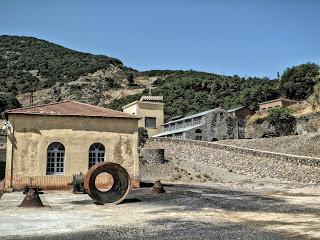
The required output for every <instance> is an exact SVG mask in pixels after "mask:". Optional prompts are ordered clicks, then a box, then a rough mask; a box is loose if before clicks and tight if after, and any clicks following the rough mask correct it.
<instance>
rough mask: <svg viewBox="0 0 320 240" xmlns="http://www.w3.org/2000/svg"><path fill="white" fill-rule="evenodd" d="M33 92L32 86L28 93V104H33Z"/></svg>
mask: <svg viewBox="0 0 320 240" xmlns="http://www.w3.org/2000/svg"><path fill="white" fill-rule="evenodd" d="M33 92H34V88H31V93H30V106H33Z"/></svg>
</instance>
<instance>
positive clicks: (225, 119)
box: [154, 108, 239, 141]
mask: <svg viewBox="0 0 320 240" xmlns="http://www.w3.org/2000/svg"><path fill="white" fill-rule="evenodd" d="M238 131H239V129H238V120H237V118H236V117H233V116H232V114H230V113H228V111H226V110H224V109H222V108H215V109H211V110H208V111H205V112H201V113H197V114H194V115H191V116H187V117H181V118H179V119H175V120H172V121H170V122H167V123H165V124H164V125H163V132H162V133H160V134H157V135H155V136H154V137H172V138H182V139H193V140H202V141H217V140H222V139H233V138H238V137H239V136H238V135H239V134H238Z"/></svg>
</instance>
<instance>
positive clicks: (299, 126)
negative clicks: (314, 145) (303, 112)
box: [296, 113, 320, 135]
mask: <svg viewBox="0 0 320 240" xmlns="http://www.w3.org/2000/svg"><path fill="white" fill-rule="evenodd" d="M319 131H320V114H319V113H317V114H311V115H308V116H303V117H299V118H297V119H296V132H297V134H299V135H300V134H309V133H315V132H319Z"/></svg>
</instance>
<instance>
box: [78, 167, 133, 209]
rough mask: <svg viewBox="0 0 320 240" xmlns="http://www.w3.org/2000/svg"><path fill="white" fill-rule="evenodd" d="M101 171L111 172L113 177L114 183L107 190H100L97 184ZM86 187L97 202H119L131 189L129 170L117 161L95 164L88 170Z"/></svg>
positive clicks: (85, 180)
mask: <svg viewBox="0 0 320 240" xmlns="http://www.w3.org/2000/svg"><path fill="white" fill-rule="evenodd" d="M101 173H109V174H110V175H111V176H112V177H113V185H112V187H111V188H110V189H109V190H107V191H100V190H99V189H98V187H97V186H96V178H97V176H98V175H99V174H101ZM84 188H85V190H86V191H87V193H88V194H89V196H90V197H91V198H92V199H93V200H94V201H96V202H99V203H103V204H104V203H114V204H119V203H121V202H122V201H123V200H124V199H125V198H126V197H127V195H128V193H129V191H130V176H129V174H128V172H127V170H126V169H124V168H123V167H122V166H121V165H119V164H117V163H111V162H100V163H97V164H95V165H93V166H92V167H91V168H90V169H89V171H88V172H87V174H86V176H85V178H84Z"/></svg>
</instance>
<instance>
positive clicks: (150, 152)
mask: <svg viewBox="0 0 320 240" xmlns="http://www.w3.org/2000/svg"><path fill="white" fill-rule="evenodd" d="M140 158H141V160H142V161H145V162H147V163H164V149H155V148H142V149H140Z"/></svg>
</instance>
